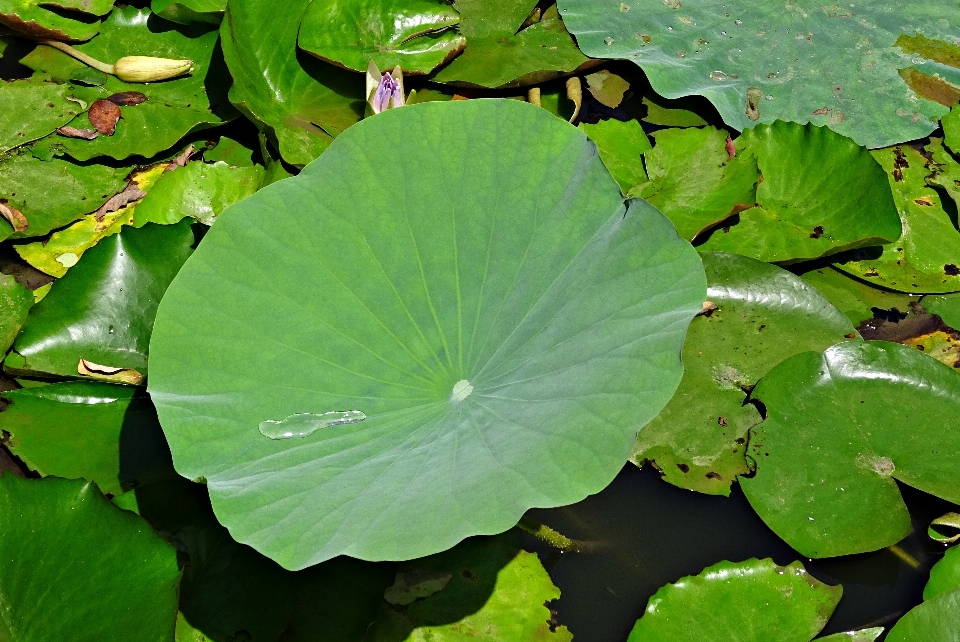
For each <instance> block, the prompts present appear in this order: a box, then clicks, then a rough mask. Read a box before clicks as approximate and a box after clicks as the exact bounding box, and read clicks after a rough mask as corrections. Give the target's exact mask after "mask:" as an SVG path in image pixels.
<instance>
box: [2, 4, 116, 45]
mask: <svg viewBox="0 0 960 642" xmlns="http://www.w3.org/2000/svg"><path fill="white" fill-rule="evenodd" d="M113 3H114V0H55V1H54V2H45V1H44V0H0V24H3V25H4V26H6V27H9V28H10V29H12V30H13V31H14V32H15V33H18V34H22V35H24V36H28V37H31V38H50V39H53V40H89V39H90V38H93V37H94V36H95V35H97V33H98V32H99V31H100V20H99V19H98V18H97V16H102V15H105V14H107V13H109V12H110V10H111V9H112V8H113ZM64 10H66V11H64Z"/></svg>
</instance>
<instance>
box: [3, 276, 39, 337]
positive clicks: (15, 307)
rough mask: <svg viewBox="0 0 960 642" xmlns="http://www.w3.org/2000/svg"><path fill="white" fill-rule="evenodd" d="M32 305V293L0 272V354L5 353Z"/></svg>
mask: <svg viewBox="0 0 960 642" xmlns="http://www.w3.org/2000/svg"><path fill="white" fill-rule="evenodd" d="M32 305H33V295H32V294H31V293H30V291H29V290H27V289H26V288H25V287H23V286H22V285H20V284H19V283H18V282H17V280H16V279H15V278H13V277H12V276H9V275H6V274H0V354H6V353H7V350H9V349H10V346H11V345H13V339H14V337H16V336H17V332H19V331H20V328H21V326H23V322H24V321H26V320H27V313H28V312H29V310H30V306H32Z"/></svg>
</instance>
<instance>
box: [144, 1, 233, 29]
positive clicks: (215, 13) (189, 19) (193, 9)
mask: <svg viewBox="0 0 960 642" xmlns="http://www.w3.org/2000/svg"><path fill="white" fill-rule="evenodd" d="M150 8H151V9H152V10H153V12H154V13H155V14H157V15H158V16H160V17H161V18H166V19H167V20H171V21H173V22H179V23H180V24H185V25H189V24H192V23H194V22H206V23H209V24H213V25H218V24H220V22H221V21H222V20H223V12H224V11H226V9H227V0H153V1H152V2H151V3H150Z"/></svg>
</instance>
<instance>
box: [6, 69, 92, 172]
mask: <svg viewBox="0 0 960 642" xmlns="http://www.w3.org/2000/svg"><path fill="white" fill-rule="evenodd" d="M72 92H73V90H72V88H71V87H70V86H69V85H63V84H60V83H56V82H53V81H52V80H50V78H48V77H44V76H42V75H39V76H34V77H33V78H27V79H25V80H14V81H5V80H0V100H2V101H3V104H4V105H6V107H5V108H4V110H3V112H2V113H0V153H2V152H5V151H7V150H8V149H13V148H14V147H17V146H19V145H23V144H25V143H29V142H30V141H33V140H36V139H38V138H41V137H43V136H46V135H47V134H49V133H50V132H52V131H53V130H55V129H56V128H57V127H60V126H61V125H65V124H67V123H68V122H70V119H72V118H73V117H74V116H76V115H77V113H78V112H79V111H80V106H79V105H78V104H77V103H73V102H70V101H68V100H67V96H70V95H71V94H72Z"/></svg>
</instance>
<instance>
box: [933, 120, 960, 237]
mask: <svg viewBox="0 0 960 642" xmlns="http://www.w3.org/2000/svg"><path fill="white" fill-rule="evenodd" d="M926 150H927V153H928V154H930V155H931V156H932V157H933V158H932V160H933V162H932V163H928V167H929V168H930V169H931V170H933V173H932V174H931V175H929V176H927V177H926V179H925V180H926V182H927V185H930V186H931V187H940V188H942V189H943V190H944V191H945V192H946V193H947V195H948V196H949V197H950V199H951V200H952V201H953V203H954V206H957V205H960V163H958V162H957V161H956V160H955V159H954V157H953V156H952V155H951V154H950V152H948V151H947V150H946V149H945V148H944V147H943V140H942V139H940V138H931V139H930V144H929V145H927V148H926ZM954 211H956V210H954ZM955 216H956V215H954V217H951V218H953V221H952V222H953V224H954V227H957V221H956V218H955Z"/></svg>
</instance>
